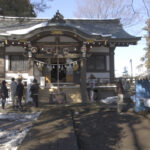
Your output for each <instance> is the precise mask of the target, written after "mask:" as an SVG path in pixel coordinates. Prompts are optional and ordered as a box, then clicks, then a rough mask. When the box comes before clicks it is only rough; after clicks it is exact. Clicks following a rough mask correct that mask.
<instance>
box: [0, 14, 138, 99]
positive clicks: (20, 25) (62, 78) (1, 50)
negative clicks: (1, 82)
mask: <svg viewBox="0 0 150 150" xmlns="http://www.w3.org/2000/svg"><path fill="white" fill-rule="evenodd" d="M138 40H140V38H139V37H134V36H131V35H129V34H128V33H126V32H125V31H124V30H123V28H122V25H121V24H120V20H118V19H114V20H113V19H112V20H84V19H64V18H63V16H62V15H61V14H60V13H59V12H57V13H56V15H55V16H54V17H53V18H52V19H37V18H17V17H0V78H2V79H4V78H5V79H10V78H12V77H15V78H17V77H18V75H21V76H22V77H23V78H24V79H26V80H28V79H30V78H37V79H38V81H40V78H41V77H45V79H46V82H47V83H50V82H52V83H53V82H65V83H66V82H67V83H68V82H71V83H80V85H81V89H83V90H84V89H86V83H87V82H88V78H89V76H90V75H91V74H93V75H94V76H95V78H97V79H99V80H101V81H108V82H113V80H114V76H115V75H114V70H115V69H114V51H115V48H116V47H117V46H129V45H135V44H136V43H137V41H138ZM83 97H84V95H83Z"/></svg>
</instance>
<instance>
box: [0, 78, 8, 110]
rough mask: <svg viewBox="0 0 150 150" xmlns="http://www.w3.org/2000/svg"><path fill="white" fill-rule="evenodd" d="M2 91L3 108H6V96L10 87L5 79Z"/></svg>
mask: <svg viewBox="0 0 150 150" xmlns="http://www.w3.org/2000/svg"><path fill="white" fill-rule="evenodd" d="M0 93H1V98H2V109H5V102H6V98H8V89H7V86H6V81H5V80H3V81H2V84H1V92H0Z"/></svg>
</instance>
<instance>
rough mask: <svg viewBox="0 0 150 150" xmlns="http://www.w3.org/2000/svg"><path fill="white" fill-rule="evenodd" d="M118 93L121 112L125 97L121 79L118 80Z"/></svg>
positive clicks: (118, 108)
mask: <svg viewBox="0 0 150 150" xmlns="http://www.w3.org/2000/svg"><path fill="white" fill-rule="evenodd" d="M117 93H118V101H117V112H118V113H121V112H122V109H123V98H124V95H123V93H124V89H123V85H122V82H121V80H119V81H118V82H117Z"/></svg>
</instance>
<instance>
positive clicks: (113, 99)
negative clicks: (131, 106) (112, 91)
mask: <svg viewBox="0 0 150 150" xmlns="http://www.w3.org/2000/svg"><path fill="white" fill-rule="evenodd" d="M117 101H118V96H112V97H107V98H105V99H101V102H102V103H105V104H112V103H115V104H116V103H117Z"/></svg>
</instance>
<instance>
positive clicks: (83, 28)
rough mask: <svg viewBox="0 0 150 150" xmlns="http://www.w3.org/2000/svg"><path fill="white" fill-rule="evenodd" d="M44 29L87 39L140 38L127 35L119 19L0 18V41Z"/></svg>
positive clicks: (136, 39)
mask: <svg viewBox="0 0 150 150" xmlns="http://www.w3.org/2000/svg"><path fill="white" fill-rule="evenodd" d="M44 27H49V29H50V30H51V28H52V27H56V28H57V27H59V28H60V27H64V28H72V29H75V30H77V31H80V32H82V33H84V34H86V35H88V36H89V37H90V36H91V37H98V36H101V37H110V38H111V39H114V40H115V39H120V40H121V39H128V40H130V39H132V40H135V41H138V40H139V39H140V38H139V37H135V36H132V35H130V34H128V33H127V32H126V31H125V30H124V29H123V26H122V24H121V23H120V19H107V20H96V19H95V20H94V19H62V21H60V22H59V21H53V19H38V18H27V17H25V18H24V17H4V16H0V39H1V40H2V39H4V38H5V37H11V36H12V35H13V37H15V36H18V35H19V36H23V35H27V34H30V33H31V32H32V31H34V30H37V29H39V30H40V29H41V28H44Z"/></svg>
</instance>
